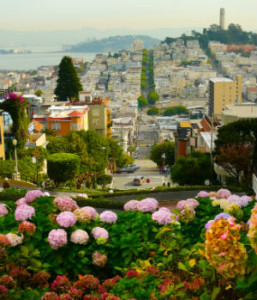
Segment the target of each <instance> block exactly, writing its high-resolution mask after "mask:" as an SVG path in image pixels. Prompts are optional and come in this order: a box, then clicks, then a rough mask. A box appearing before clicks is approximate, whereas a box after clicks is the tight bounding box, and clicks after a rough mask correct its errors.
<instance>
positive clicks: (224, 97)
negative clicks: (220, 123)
mask: <svg viewBox="0 0 257 300" xmlns="http://www.w3.org/2000/svg"><path fill="white" fill-rule="evenodd" d="M241 102H242V76H240V75H238V76H237V80H236V81H233V80H232V79H229V78H225V77H223V78H221V77H216V78H211V79H210V80H209V116H212V115H214V116H220V115H221V113H222V111H223V110H224V109H225V106H226V105H227V104H235V103H241Z"/></svg>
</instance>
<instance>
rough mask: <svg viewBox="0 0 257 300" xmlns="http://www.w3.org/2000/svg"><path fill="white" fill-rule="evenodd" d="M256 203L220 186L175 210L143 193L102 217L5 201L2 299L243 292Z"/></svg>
mask: <svg viewBox="0 0 257 300" xmlns="http://www.w3.org/2000/svg"><path fill="white" fill-rule="evenodd" d="M255 203H256V201H255V199H253V198H251V197H248V196H237V195H233V194H232V193H231V192H230V191H228V190H225V189H221V190H219V191H217V192H205V191H201V192H200V193H198V194H197V195H196V197H195V198H190V199H187V200H183V201H180V202H178V203H177V207H176V209H169V208H166V207H159V203H158V201H157V200H156V199H154V198H146V199H143V200H140V201H139V200H131V201H129V202H127V203H126V204H125V205H124V212H118V213H116V212H113V211H103V212H101V213H100V214H99V215H98V212H97V211H96V210H95V209H94V208H93V207H89V206H87V207H79V206H78V205H77V203H76V201H74V200H73V199H72V198H69V197H57V198H55V199H53V198H52V197H50V196H47V195H45V194H42V192H40V191H39V192H38V191H31V192H28V193H27V194H26V195H25V196H24V198H21V199H19V200H18V201H17V202H16V203H13V204H9V203H8V206H6V205H5V204H0V249H1V250H0V266H1V268H0V299H1V297H2V298H3V299H8V300H9V299H16V298H17V297H18V296H17V295H19V297H20V299H31V297H32V298H33V299H78V300H79V299H137V300H140V299H173V298H174V299H176V297H178V295H179V297H180V298H181V299H211V298H212V299H230V298H231V297H232V298H231V299H239V298H240V297H241V298H242V296H244V293H245V294H246V292H245V288H244V289H242V290H243V292H242V291H241V290H240V288H239V287H240V284H239V283H238V282H239V281H237V280H240V279H242V277H243V278H245V280H247V278H250V276H253V275H252V274H254V273H253V272H254V269H256V262H257V256H256V251H257V246H256V245H257V242H256V241H257V238H256V236H257V234H256V232H257V229H256V228H257V225H256V224H257V222H256V215H257V208H256V207H257V206H254V205H255ZM248 220H249V222H248V224H249V228H248V225H247V224H246V223H247V221H248ZM255 223H256V224H255ZM95 276H98V277H99V278H96V277H95ZM111 276H113V278H110V277H111ZM51 278H55V279H54V280H50V279H51ZM217 285H218V289H217ZM1 286H2V288H1ZM241 286H242V283H241ZM28 290H29V291H30V296H28V294H27V293H29V292H28ZM125 291H126V292H125ZM214 291H215V293H216V294H215V295H216V296H214ZM17 293H18V294H17ZM14 295H16V296H14ZM8 297H9V298H8ZM12 297H13V298H12ZM15 297H16V298H15ZM29 297H30V298H29ZM208 297H209V298H208ZM229 297H230V298H229ZM17 299H18V298H17Z"/></svg>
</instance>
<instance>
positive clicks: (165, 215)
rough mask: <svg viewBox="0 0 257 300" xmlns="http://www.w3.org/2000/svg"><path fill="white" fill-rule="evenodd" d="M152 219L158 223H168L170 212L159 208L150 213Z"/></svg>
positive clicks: (170, 216) (170, 219)
mask: <svg viewBox="0 0 257 300" xmlns="http://www.w3.org/2000/svg"><path fill="white" fill-rule="evenodd" d="M152 220H154V221H156V222H157V223H158V224H159V225H166V224H170V222H171V221H172V213H171V212H170V211H169V212H168V211H166V210H164V209H160V210H158V211H156V212H154V213H153V214H152Z"/></svg>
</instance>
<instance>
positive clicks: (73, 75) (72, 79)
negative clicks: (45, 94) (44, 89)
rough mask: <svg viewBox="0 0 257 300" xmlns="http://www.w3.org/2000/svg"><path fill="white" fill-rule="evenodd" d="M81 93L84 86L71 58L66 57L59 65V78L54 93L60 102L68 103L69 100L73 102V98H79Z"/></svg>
mask: <svg viewBox="0 0 257 300" xmlns="http://www.w3.org/2000/svg"><path fill="white" fill-rule="evenodd" d="M79 91H82V85H81V83H80V80H79V76H78V73H77V70H76V69H75V67H74V65H73V63H72V59H71V57H69V56H64V57H63V58H62V60H61V63H60V64H59V76H58V79H57V86H56V88H55V90H54V93H55V95H56V96H57V98H58V101H66V100H68V99H69V100H70V101H71V100H72V99H73V98H78V93H79Z"/></svg>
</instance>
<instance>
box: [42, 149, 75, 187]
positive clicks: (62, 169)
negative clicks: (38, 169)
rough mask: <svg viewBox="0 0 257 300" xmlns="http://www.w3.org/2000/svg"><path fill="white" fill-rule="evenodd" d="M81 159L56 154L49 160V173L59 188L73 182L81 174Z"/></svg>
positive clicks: (70, 155) (65, 154)
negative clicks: (64, 183) (63, 184)
mask: <svg viewBox="0 0 257 300" xmlns="http://www.w3.org/2000/svg"><path fill="white" fill-rule="evenodd" d="M79 166H80V159H79V157H78V156H77V155H76V154H70V153H55V154H52V155H51V156H49V158H48V159H47V173H48V176H49V178H50V179H52V180H53V181H54V182H55V184H56V185H57V186H58V185H59V184H60V183H61V182H66V181H68V180H72V179H73V178H74V177H75V176H76V175H77V174H78V172H79Z"/></svg>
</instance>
